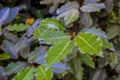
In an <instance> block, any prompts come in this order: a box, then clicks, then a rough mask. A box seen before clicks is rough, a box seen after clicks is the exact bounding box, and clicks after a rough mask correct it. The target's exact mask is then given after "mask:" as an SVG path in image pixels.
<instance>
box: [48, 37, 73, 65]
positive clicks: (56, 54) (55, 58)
mask: <svg viewBox="0 0 120 80" xmlns="http://www.w3.org/2000/svg"><path fill="white" fill-rule="evenodd" d="M73 47H74V44H73V42H72V41H70V40H69V39H64V40H61V42H59V43H56V44H55V45H52V46H51V47H50V49H49V50H48V52H47V55H46V62H47V64H48V65H52V64H53V63H57V62H60V60H63V59H65V58H66V56H67V55H68V54H70V53H71V50H72V48H73Z"/></svg>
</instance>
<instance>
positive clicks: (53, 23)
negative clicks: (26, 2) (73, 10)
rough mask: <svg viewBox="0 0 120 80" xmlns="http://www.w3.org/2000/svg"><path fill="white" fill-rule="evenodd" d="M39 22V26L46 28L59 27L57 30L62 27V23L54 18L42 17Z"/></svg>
mask: <svg viewBox="0 0 120 80" xmlns="http://www.w3.org/2000/svg"><path fill="white" fill-rule="evenodd" d="M40 24H41V26H43V27H47V28H53V29H59V30H63V29H64V24H63V23H61V22H60V21H59V20H58V19H55V18H47V19H43V20H42V21H41V23H40Z"/></svg>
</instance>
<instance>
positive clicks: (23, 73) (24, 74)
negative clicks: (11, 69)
mask: <svg viewBox="0 0 120 80" xmlns="http://www.w3.org/2000/svg"><path fill="white" fill-rule="evenodd" d="M33 78H34V68H33V67H27V68H25V69H22V70H20V71H19V72H18V73H17V75H16V76H15V77H14V79H13V80H33Z"/></svg>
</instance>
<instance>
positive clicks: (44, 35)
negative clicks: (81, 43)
mask: <svg viewBox="0 0 120 80" xmlns="http://www.w3.org/2000/svg"><path fill="white" fill-rule="evenodd" d="M33 35H34V38H35V39H38V40H44V41H45V42H49V43H56V42H59V41H61V40H64V39H69V38H70V36H68V34H67V33H64V32H63V31H58V30H55V29H45V28H43V27H38V28H37V29H35V31H34V34H33Z"/></svg>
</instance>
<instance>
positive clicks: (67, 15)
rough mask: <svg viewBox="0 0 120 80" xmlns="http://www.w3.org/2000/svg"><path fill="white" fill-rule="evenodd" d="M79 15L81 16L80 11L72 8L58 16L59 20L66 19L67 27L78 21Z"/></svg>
mask: <svg viewBox="0 0 120 80" xmlns="http://www.w3.org/2000/svg"><path fill="white" fill-rule="evenodd" d="M79 15H80V12H79V10H78V9H75V8H72V9H70V10H68V11H66V12H64V13H62V14H60V15H59V16H58V18H64V20H65V24H66V25H67V24H69V23H71V22H74V21H76V20H78V18H79Z"/></svg>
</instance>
